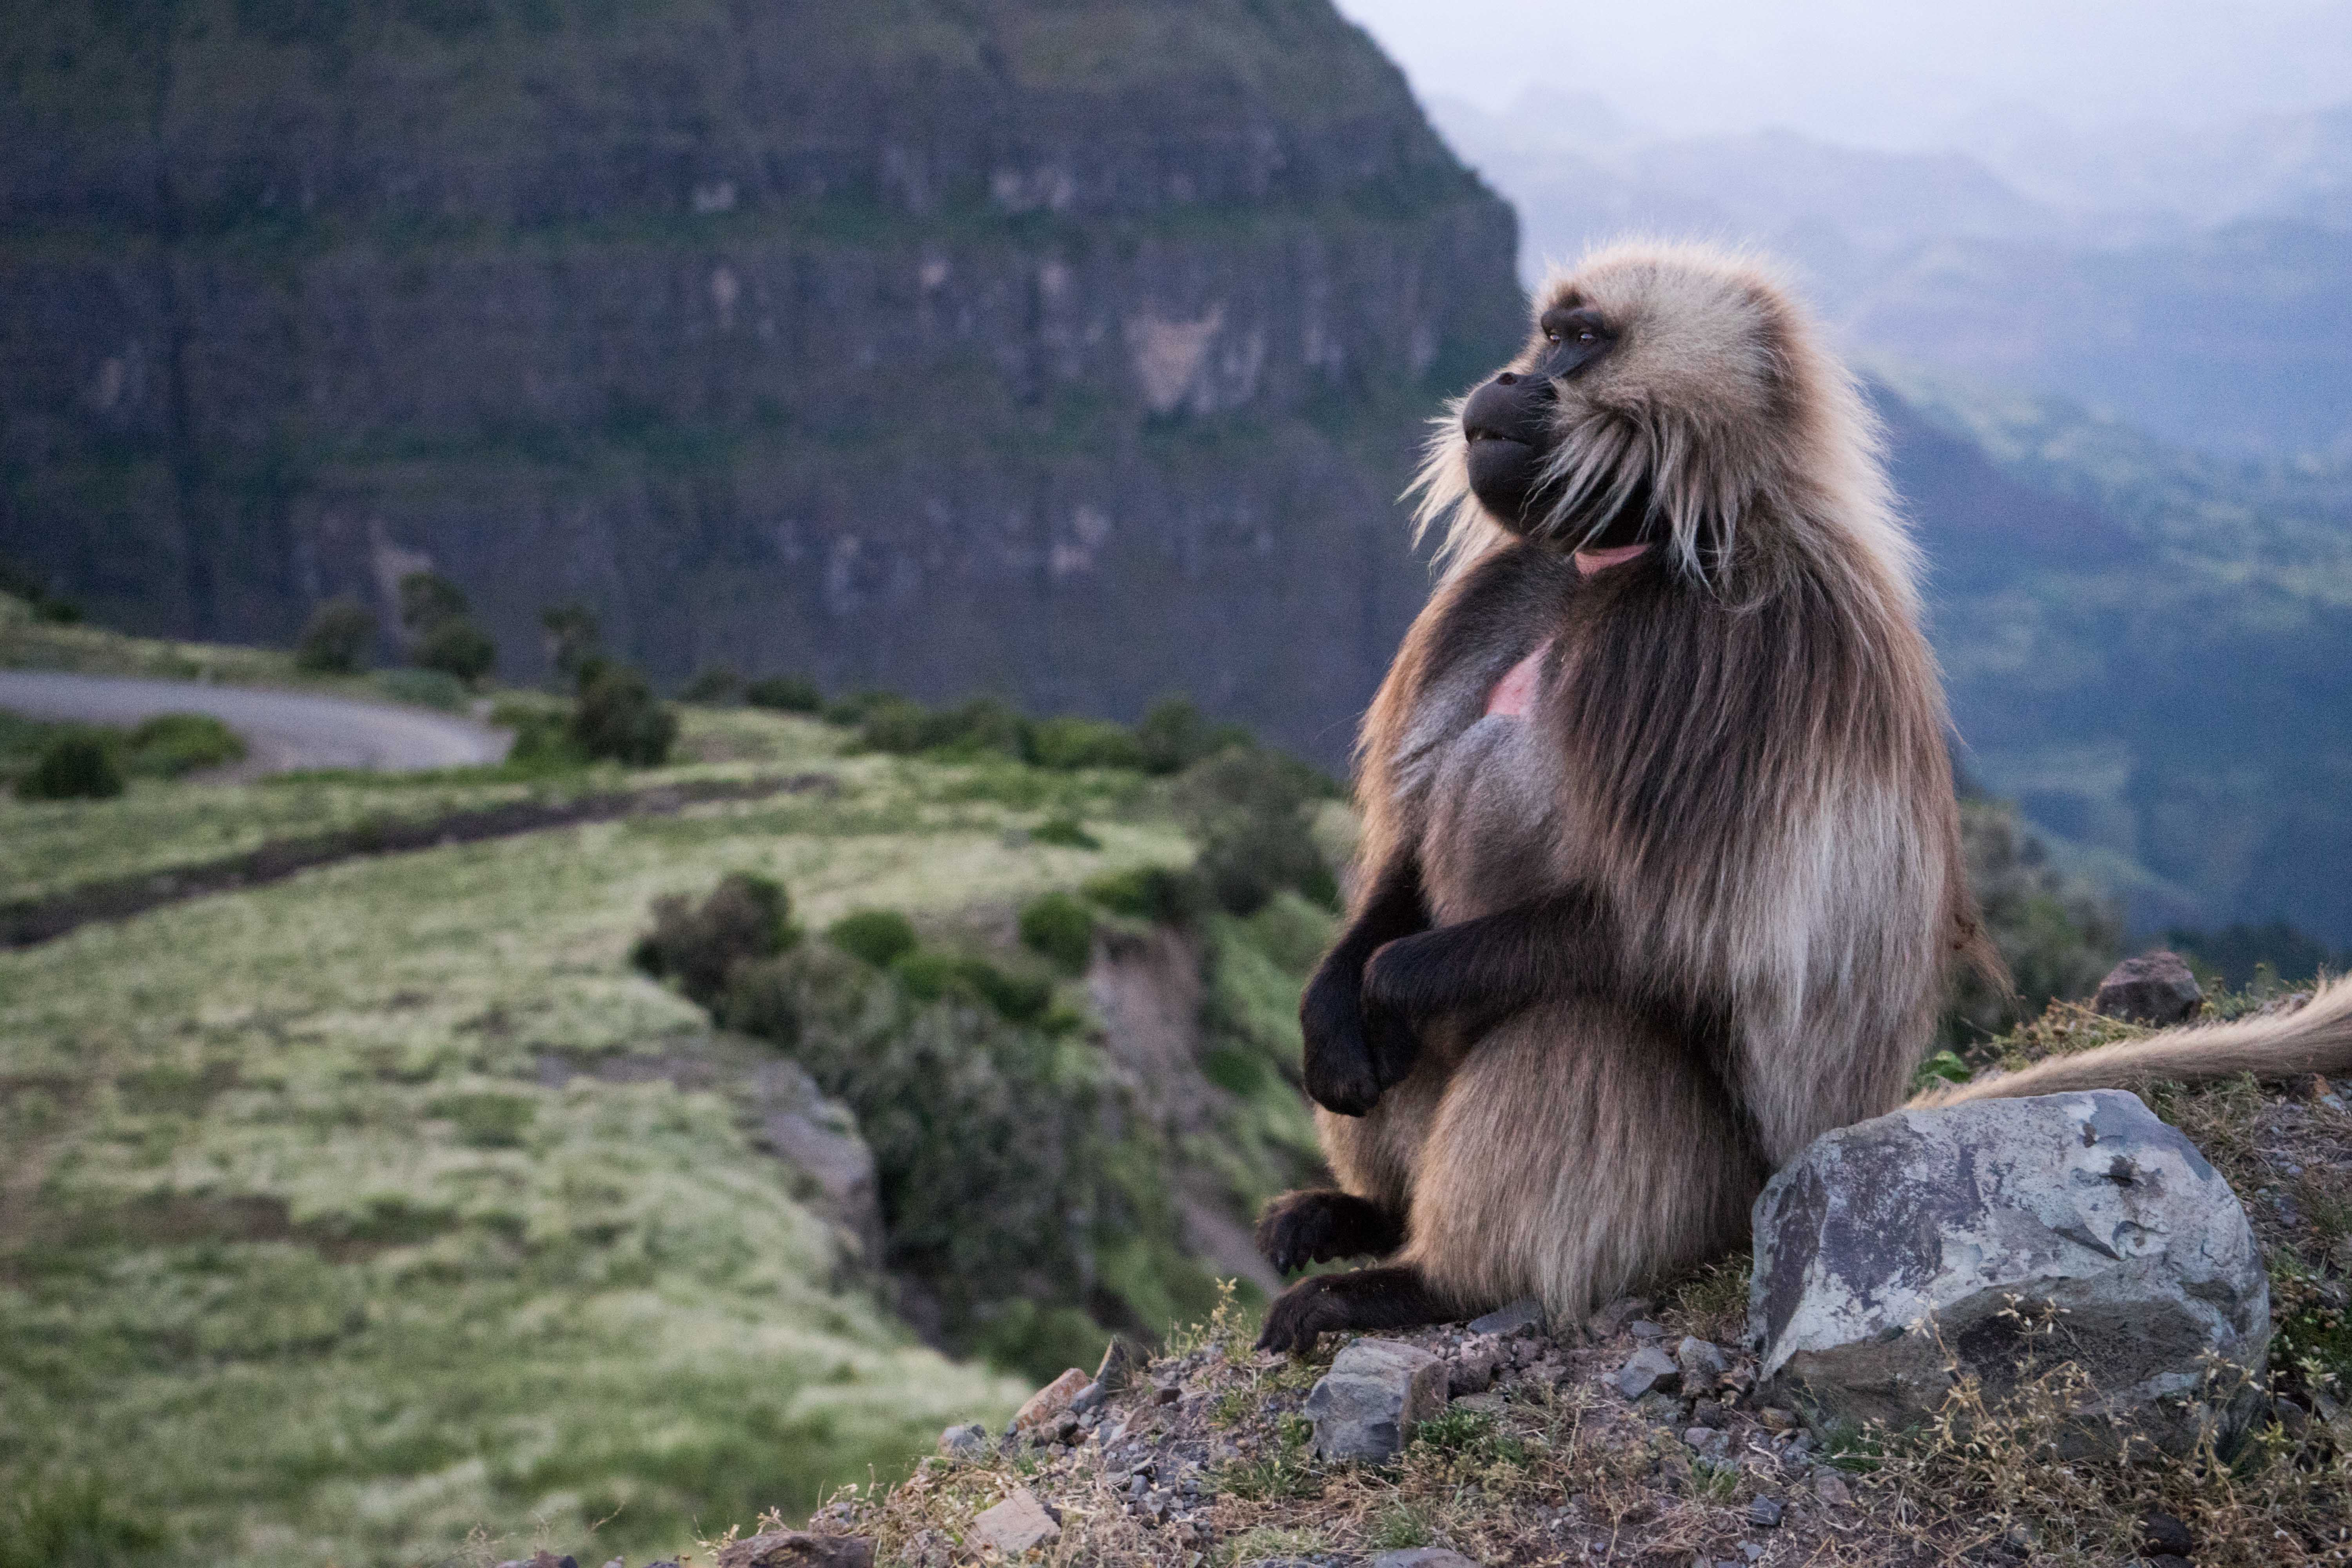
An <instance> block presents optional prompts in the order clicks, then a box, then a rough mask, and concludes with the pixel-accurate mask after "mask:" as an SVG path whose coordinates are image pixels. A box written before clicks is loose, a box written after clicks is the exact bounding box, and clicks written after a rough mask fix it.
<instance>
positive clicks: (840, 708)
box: [824, 689, 914, 730]
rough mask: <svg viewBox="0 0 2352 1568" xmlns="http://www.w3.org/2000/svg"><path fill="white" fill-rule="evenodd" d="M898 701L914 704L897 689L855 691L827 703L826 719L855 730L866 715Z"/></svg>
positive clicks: (829, 722)
mask: <svg viewBox="0 0 2352 1568" xmlns="http://www.w3.org/2000/svg"><path fill="white" fill-rule="evenodd" d="M898 703H906V704H907V706H908V707H913V706H914V704H913V703H910V702H907V699H905V698H903V697H901V696H899V695H898V693H897V692H895V691H879V690H875V689H866V690H864V691H853V692H851V693H850V694H849V695H848V696H846V697H844V698H842V699H841V700H838V701H835V702H829V703H827V704H825V709H824V721H825V722H826V723H828V724H838V725H840V726H841V727H842V728H843V729H845V730H854V729H856V728H857V727H858V726H859V725H860V724H863V723H865V722H866V716H867V715H868V714H870V713H872V712H873V711H874V710H876V709H877V708H885V707H889V706H892V705H894V704H898Z"/></svg>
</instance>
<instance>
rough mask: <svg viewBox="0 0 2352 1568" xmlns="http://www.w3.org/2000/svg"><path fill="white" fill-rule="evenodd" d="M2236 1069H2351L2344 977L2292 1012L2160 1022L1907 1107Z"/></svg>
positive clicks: (2276, 1072)
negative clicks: (2138, 1034) (2155, 1029)
mask: <svg viewBox="0 0 2352 1568" xmlns="http://www.w3.org/2000/svg"><path fill="white" fill-rule="evenodd" d="M2240 1073H2252V1074H2253V1075H2254V1076H2255V1077H2256V1078H2259V1079H2273V1080H2276V1079H2294V1078H2302V1077H2304V1076H2305V1075H2307V1074H2310V1073H2319V1074H2321V1075H2323V1076H2326V1075H2332V1074H2337V1073H2352V978H2346V979H2342V980H2333V981H2330V982H2328V983H2327V984H2325V985H2323V986H2321V987H2320V988H2319V991H2318V993H2317V994H2315V995H2314V996H2313V997H2312V999H2311V1000H2310V1001H2309V1002H2306V1003H2305V1004H2304V1005H2302V1006H2301V1007H2299V1008H2297V1009H2296V1010H2295V1011H2294V1012H2292V1013H2282V1014H2275V1015H2272V1016H2266V1017H2259V1018H2240V1019H2239V1020H2237V1021H2236V1022H2235V1023H2231V1024H2198V1025H2192V1026H2189V1027H2187V1028H2179V1029H2167V1030H2165V1031H2164V1032H2163V1033H2161V1034H2158V1035H2152V1036H2150V1037H2148V1038H2147V1039H2144V1040H2123V1041H2119V1042H2117V1043H2116V1044H2115V1045H2112V1046H2100V1047H2097V1048H2096V1049H2095V1050H2088V1051H2083V1052H2080V1053H2078V1054H2076V1055H2074V1056H2071V1057H2052V1058H2048V1059H2047V1060H2045V1061H2038V1062H2035V1063H2034V1064H2033V1065H2032V1067H2029V1068H2019V1069H2018V1070H2017V1071H2015V1072H2010V1073H1997V1074H1994V1075H1993V1076H1991V1077H1990V1078H1981V1079H1977V1080H1976V1081H1975V1082H1973V1083H1956V1084H1951V1085H1948V1086H1947V1087H1944V1088H1940V1089H1928V1090H1927V1092H1925V1093H1923V1094H1919V1095H1915V1096H1914V1097H1913V1098H1912V1100H1910V1109H1913V1110H1927V1109H1929V1108H1931V1107H1934V1106H1938V1105H1958V1104H1959V1103H1960V1102H1961V1101H1962V1100H2016V1099H2019V1098H2021V1097H2022V1096H2025V1095H2029V1094H2068V1093H2072V1092H2074V1091H2075V1090H2078V1089H2137V1088H2139V1087H2140V1086H2141V1085H2143V1084H2148V1083H2156V1082H2160V1081H2162V1080H2164V1079H2171V1080H2173V1081H2174V1082H2178V1083H2208V1082H2210V1081H2212V1080H2213V1079H2223V1078H2235V1077H2237V1076H2238V1075H2239V1074H2240Z"/></svg>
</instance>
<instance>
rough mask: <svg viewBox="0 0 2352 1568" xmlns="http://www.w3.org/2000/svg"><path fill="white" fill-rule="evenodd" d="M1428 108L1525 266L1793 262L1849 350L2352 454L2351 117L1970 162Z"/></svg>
mask: <svg viewBox="0 0 2352 1568" xmlns="http://www.w3.org/2000/svg"><path fill="white" fill-rule="evenodd" d="M1430 108H1431V112H1432V115H1433V118H1434V119H1435V120H1436V121H1437V123H1438V125H1439V127H1440V129H1441V130H1442V131H1443V132H1444V134H1445V135H1446V137H1447V138H1448V139H1449V140H1450V141H1451V142H1453V143H1454V146H1455V148H1456V149H1457V150H1459V151H1460V152H1461V153H1462V154H1463V156H1464V158H1465V160H1466V161H1467V162H1468V163H1470V164H1471V165H1472V166H1473V167H1475V168H1476V169H1477V170H1479V172H1480V173H1481V174H1484V175H1485V176H1486V178H1487V179H1488V180H1489V181H1491V182H1492V183H1493V184H1495V185H1496V188H1497V189H1498V190H1500V191H1501V192H1502V193H1503V194H1504V195H1506V196H1508V197H1509V198H1510V199H1511V200H1512V202H1513V203H1514V204H1515V205H1517V207H1518V208H1519V211H1520V214H1521V217H1522V227H1521V240H1520V263H1521V270H1522V272H1523V273H1524V274H1527V275H1528V276H1529V277H1532V276H1534V275H1535V274H1537V273H1538V272H1539V271H1540V269H1541V268H1542V266H1543V264H1544V263H1545V262H1547V261H1559V260H1566V259H1571V258H1574V257H1575V256H1576V255H1577V254H1578V253H1580V251H1581V250H1583V249H1584V248H1585V247H1587V246H1589V245H1591V243H1593V242H1594V241H1596V240H1599V239H1603V238H1606V237H1611V236H1613V235H1618V234H1622V233H1626V232H1651V233H1665V234H1673V235H1689V236H1706V237H1720V238H1732V239H1738V240H1744V241H1748V242H1751V243H1755V244H1759V245H1761V246H1763V247H1766V248H1768V249H1770V250H1772V251H1775V252H1777V253H1779V254H1780V255H1782V256H1785V257H1786V258H1789V259H1790V260H1791V261H1792V262H1794V263H1795V264H1796V265H1797V266H1798V267H1799V268H1801V273H1802V280H1803V282H1804V283H1805V284H1806V286H1807V287H1808V289H1809V290H1810V291H1811V293H1812V294H1813V296H1814V298H1815V300H1816V302H1817V303H1818V304H1819V306H1820V307H1821V308H1822V310H1823V311H1824V312H1825V313H1826V314H1827V315H1828V317H1829V318H1830V320H1831V321H1832V322H1833V323H1834V324H1835V325H1836V326H1837V327H1838V329H1839V330H1840V331H1842V332H1843V334H1844V335H1845V337H1846V339H1847V341H1848V343H1849V345H1850V346H1851V347H1853V348H1855V349H1857V350H1860V351H1863V352H1864V353H1880V354H1885V355H1889V356H1893V357H1895V358H1896V359H1899V360H1902V361H1905V362H1908V363H1916V364H1920V365H1924V366H1930V367H1934V368H1937V369H1939V370H1942V371H1945V372H1947V373H1949V374H1954V375H1957V376H1958V377H1961V378H1963V379H1966V380H1971V381H1977V382H1982V383H1985V384H1991V385H2000V386H2010V387H2016V388H2020V389H2024V390H2031V391H2037V392H2045V393H2054V394H2057V395H2062V396H2067V397H2073V398H2075V399H2078V400H2081V401H2083V402H2084V403H2087V404H2090V405H2095V406H2098V407H2102V408H2105V409H2109V410H2112V411H2113V412H2114V413H2116V415H2118V416H2121V417H2123V418H2124V419H2126V420H2127V421H2129V422H2130V423H2133V424H2135V425H2138V426H2142V427H2143V428H2145V429H2147V430H2149V431H2151V432H2153V433H2155V434H2157V435H2159V436H2162V437H2166V438H2168V439H2169V440H2172V441H2176V442H2179V443H2181V444H2184V445H2189V446H2193V447H2200V448H2203V449H2205V450H2208V451H2212V452H2217V453H2229V454H2237V455H2243V456H2252V457H2264V458H2308V457H2313V456H2316V457H2319V458H2324V459H2326V460H2329V461H2333V462H2347V461H2352V105H2347V106H2344V107H2340V108H2336V109H2332V110H2324V111H2319V112H2313V113H2304V114H2293V115H2275V116H2271V117H2267V118H2263V119H2260V120H2254V121H2246V122H2243V123H2241V124H2237V125H2233V126H2230V127H2226V128H2223V129H2221V130H2209V131H2189V130H2184V129H2179V128H2166V127H2139V128H2131V129H2126V130H2116V131H2109V132H2079V131H2074V130H2072V129H2070V128H2068V127H2065V126H2063V125H2062V124H2060V123H2058V122H2057V121H2054V120H2052V119H2049V118H2047V117H2041V118H2036V117H2032V116H2029V115H2023V114H2018V115H2003V116H1998V117H1996V116H1991V115H1987V116H1984V117H1982V119H1981V123H1980V125H1979V127H1977V128H1976V131H1977V133H1975V134H1972V135H1970V136H1969V137H1968V138H1967V139H1966V142H1965V150H1960V149H1958V148H1956V149H1952V150H1946V151H1937V152H1909V153H1905V152H1884V151H1878V150H1873V149H1864V148H1857V147H1847V146H1839V145H1835V144H1832V143H1829V142H1822V141H1818V140H1814V139H1812V138H1809V137H1806V136H1803V135H1801V134H1799V133H1797V132H1790V131H1761V132H1750V133H1747V134H1740V135H1723V136H1707V137H1685V138H1675V137H1668V136H1664V135H1660V134H1657V133H1654V132H1645V131H1644V130H1643V129H1642V128H1641V127H1639V126H1637V125H1635V124H1633V123H1631V122H1629V121H1626V120H1625V119H1624V118H1623V117H1622V116H1621V115H1619V114H1617V113H1616V112H1615V111H1614V110H1611V109H1610V108H1609V107H1608V106H1607V105H1606V104H1604V103H1602V102H1601V100H1598V99H1593V98H1589V97H1570V96H1565V95H1560V94H1558V93H1549V92H1545V91H1543V90H1540V89H1531V90H1530V91H1528V93H1526V94H1524V95H1523V96H1522V97H1521V98H1520V100H1518V102H1517V103H1516V104H1515V105H1513V106H1512V107H1511V108H1510V109H1509V110H1506V111H1504V112H1501V113H1490V112H1488V111H1486V110H1481V109H1479V108H1478V107H1476V106H1475V105H1472V104H1469V103H1466V102H1464V101H1462V100H1448V99H1439V100H1435V101H1434V102H1433V103H1432V104H1431V106H1430Z"/></svg>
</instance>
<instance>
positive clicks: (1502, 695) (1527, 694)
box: [1486, 637, 1551, 719]
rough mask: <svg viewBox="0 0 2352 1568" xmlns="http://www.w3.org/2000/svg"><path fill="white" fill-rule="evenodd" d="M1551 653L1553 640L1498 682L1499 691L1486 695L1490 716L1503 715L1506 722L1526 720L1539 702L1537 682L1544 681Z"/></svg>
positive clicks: (1496, 689)
mask: <svg viewBox="0 0 2352 1568" xmlns="http://www.w3.org/2000/svg"><path fill="white" fill-rule="evenodd" d="M1550 651H1551V639H1550V638H1549V637H1546V638H1544V640H1543V641H1542V642H1540V643H1538V644H1537V645H1536V650H1535V652H1533V653H1531V654H1529V655H1528V657H1527V658H1523V659H1521V660H1519V662H1518V663H1517V664H1515V665H1513V666H1511V670H1510V673H1509V674H1508V675H1506V676H1504V677H1503V679H1500V680H1498V681H1496V682H1495V689H1494V690H1492V691H1490V692H1488V693H1487V694H1486V715H1487V717H1488V718H1493V717H1495V716H1496V714H1500V715H1501V716H1502V717H1504V718H1506V719H1524V718H1526V717H1527V716H1528V709H1529V708H1530V707H1532V706H1533V705H1534V703H1535V700H1536V682H1537V681H1538V680H1540V679H1542V678H1543V659H1544V655H1546V654H1548V653H1549V652H1550Z"/></svg>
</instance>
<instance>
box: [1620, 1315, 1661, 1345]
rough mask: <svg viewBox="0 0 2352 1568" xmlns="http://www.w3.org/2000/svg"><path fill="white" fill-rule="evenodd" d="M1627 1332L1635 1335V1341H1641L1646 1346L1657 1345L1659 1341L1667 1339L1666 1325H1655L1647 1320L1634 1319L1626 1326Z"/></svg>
mask: <svg viewBox="0 0 2352 1568" xmlns="http://www.w3.org/2000/svg"><path fill="white" fill-rule="evenodd" d="M1625 1331H1626V1332H1627V1333H1629V1334H1631V1335H1633V1337H1634V1338H1635V1339H1637V1340H1639V1341H1641V1342H1643V1344H1645V1345H1646V1344H1655V1343H1657V1342H1658V1341H1660V1340H1663V1339H1664V1338H1665V1337H1666V1330H1665V1325H1664V1324H1663V1323H1654V1322H1652V1321H1650V1320H1649V1319H1647V1318H1636V1319H1634V1320H1633V1321H1632V1322H1630V1323H1628V1324H1626V1325H1625Z"/></svg>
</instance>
